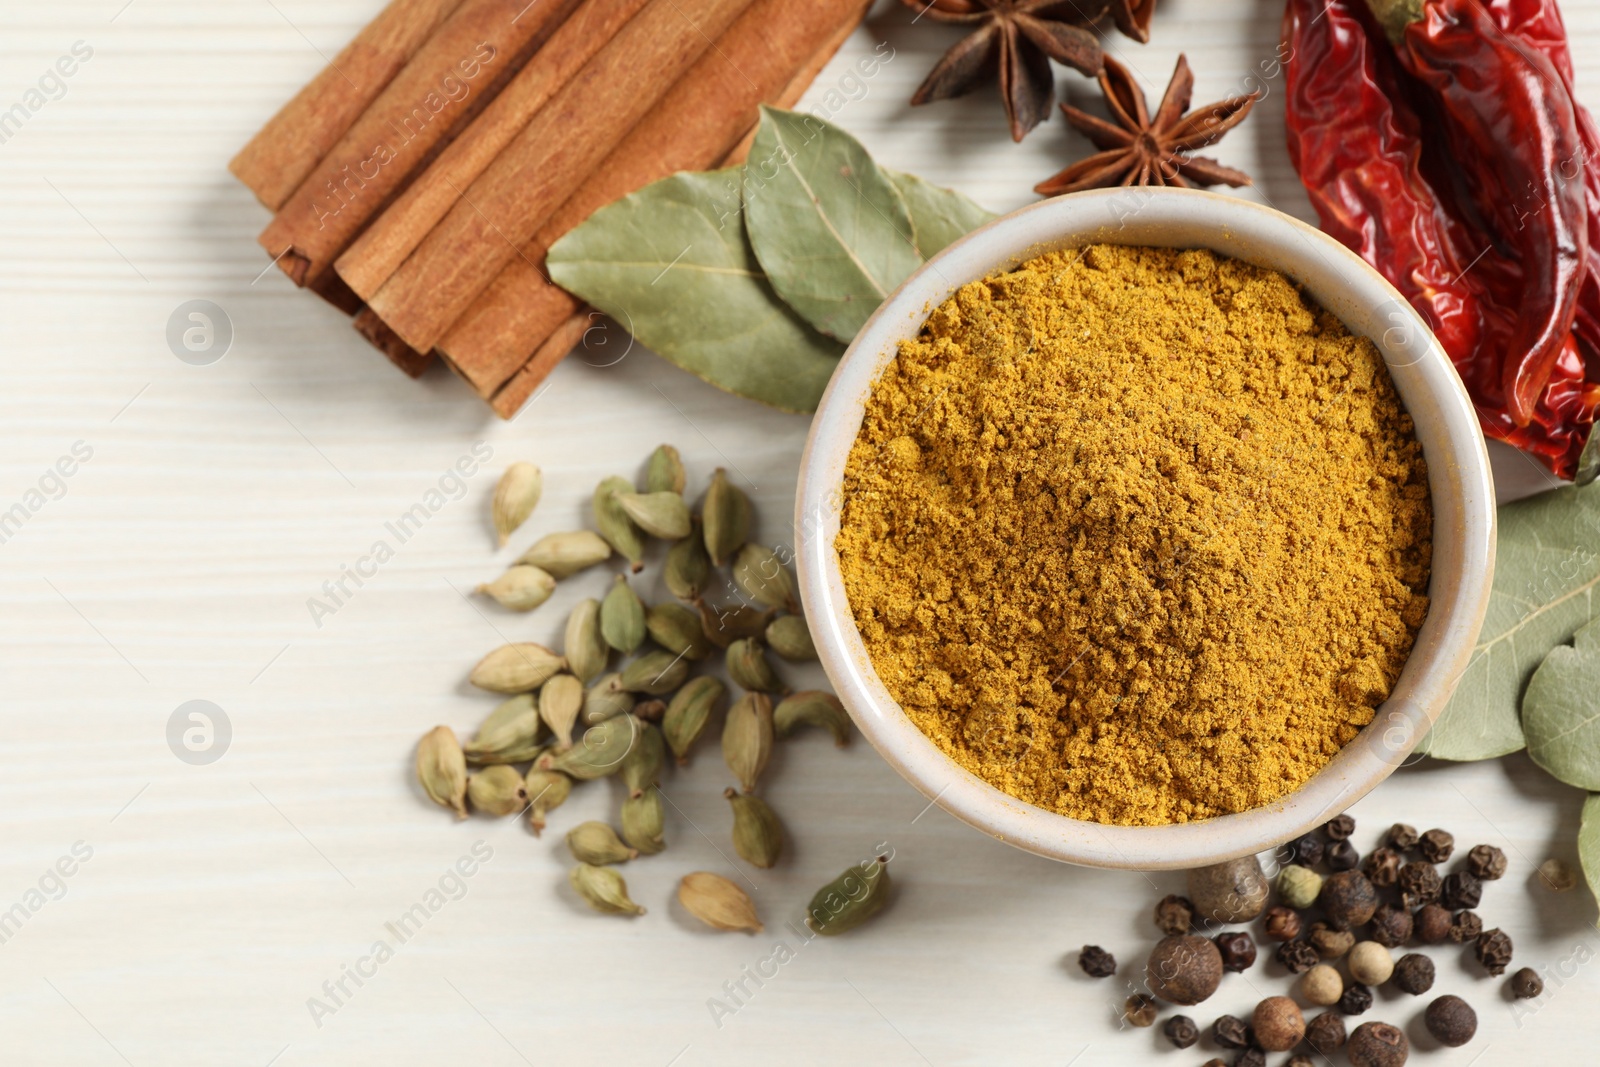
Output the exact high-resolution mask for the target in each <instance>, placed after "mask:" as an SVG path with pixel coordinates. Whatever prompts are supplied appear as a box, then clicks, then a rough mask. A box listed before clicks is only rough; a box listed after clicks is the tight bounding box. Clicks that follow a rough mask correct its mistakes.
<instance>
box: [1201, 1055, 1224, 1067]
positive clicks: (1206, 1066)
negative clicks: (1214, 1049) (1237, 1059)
mask: <svg viewBox="0 0 1600 1067" xmlns="http://www.w3.org/2000/svg"><path fill="white" fill-rule="evenodd" d="M1200 1067H1228V1065H1227V1064H1226V1063H1223V1062H1222V1061H1221V1060H1219V1059H1217V1058H1216V1057H1215V1056H1213V1057H1211V1058H1210V1059H1209V1060H1207V1061H1206V1062H1204V1063H1202V1064H1201V1065H1200Z"/></svg>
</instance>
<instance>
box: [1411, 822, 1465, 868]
mask: <svg viewBox="0 0 1600 1067" xmlns="http://www.w3.org/2000/svg"><path fill="white" fill-rule="evenodd" d="M1417 847H1418V848H1419V849H1421V850H1422V858H1423V859H1425V860H1427V861H1428V862H1429V863H1443V862H1444V861H1445V860H1447V859H1449V858H1450V854H1451V853H1452V852H1454V851H1455V850H1456V839H1455V837H1454V836H1452V835H1451V834H1450V833H1449V832H1448V831H1446V830H1429V831H1428V832H1427V833H1425V834H1423V835H1422V836H1421V837H1420V838H1418V840H1417Z"/></svg>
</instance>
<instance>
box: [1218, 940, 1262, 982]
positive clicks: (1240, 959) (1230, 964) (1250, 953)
mask: <svg viewBox="0 0 1600 1067" xmlns="http://www.w3.org/2000/svg"><path fill="white" fill-rule="evenodd" d="M1215 941H1216V943H1217V951H1218V952H1220V953H1222V969H1223V970H1225V971H1233V972H1234V973H1236V974H1237V973H1239V972H1241V971H1247V970H1249V969H1250V968H1251V967H1252V966H1253V965H1254V964H1255V962H1256V943H1255V940H1254V939H1253V938H1252V937H1251V936H1250V935H1249V934H1247V933H1245V932H1244V931H1242V930H1240V931H1232V932H1229V933H1225V934H1218V935H1217V936H1216V938H1215Z"/></svg>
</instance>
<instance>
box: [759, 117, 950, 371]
mask: <svg viewBox="0 0 1600 1067" xmlns="http://www.w3.org/2000/svg"><path fill="white" fill-rule="evenodd" d="M744 211H745V217H746V223H745V226H746V228H747V229H748V230H749V233H750V243H751V245H752V246H753V247H754V249H755V255H756V259H757V260H759V261H760V263H761V266H762V268H763V269H764V270H765V271H766V273H767V279H768V281H770V282H771V284H772V287H773V289H775V290H776V291H777V293H778V296H779V297H781V298H782V299H783V301H784V302H785V303H787V304H788V305H789V306H790V307H792V308H794V310H796V311H797V312H799V313H800V314H801V315H802V316H803V317H804V318H805V319H806V321H807V322H809V323H811V325H812V326H815V327H816V328H817V329H819V330H821V331H822V332H823V333H825V334H827V335H828V336H830V337H836V338H838V339H840V340H842V341H848V340H849V339H850V338H852V337H854V336H855V334H856V331H857V330H859V329H860V328H861V326H862V324H863V323H865V322H866V321H867V319H868V318H870V317H871V315H872V313H873V312H874V311H876V310H877V309H878V305H879V304H881V303H882V302H883V300H884V298H885V297H887V296H888V295H889V294H890V293H892V292H893V291H894V290H895V288H896V287H897V286H898V285H899V284H900V283H901V282H903V281H905V279H906V278H907V277H908V276H909V275H910V274H911V272H912V271H914V270H916V269H917V268H918V267H920V266H921V265H922V258H923V257H922V255H921V254H919V252H918V249H917V245H916V241H915V236H914V230H913V227H912V223H911V214H910V211H909V210H908V209H907V207H906V201H905V198H904V197H903V196H902V195H901V194H900V190H899V189H898V188H897V187H896V185H895V183H894V182H893V181H892V180H891V179H890V178H889V176H888V175H887V174H885V173H884V171H883V170H882V168H880V167H879V166H878V165H877V164H876V163H874V162H873V160H872V157H871V156H870V155H868V154H867V150H866V149H865V148H863V147H861V142H859V141H857V140H856V139H855V138H854V137H851V136H850V135H849V134H847V133H845V132H844V131H843V130H841V129H839V128H838V127H837V126H832V125H829V124H828V123H826V122H823V121H822V120H821V119H818V118H816V117H814V116H811V115H803V114H799V113H797V112H793V111H781V110H778V109H777V108H770V107H763V108H762V109H761V126H760V128H759V129H758V130H757V131H756V138H755V143H754V144H753V145H751V148H750V161H749V163H748V164H747V165H746V167H745V176H744Z"/></svg>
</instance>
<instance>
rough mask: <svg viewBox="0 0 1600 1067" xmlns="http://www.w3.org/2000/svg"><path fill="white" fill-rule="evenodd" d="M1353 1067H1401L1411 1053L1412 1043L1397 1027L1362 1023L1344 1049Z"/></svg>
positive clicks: (1386, 1024) (1385, 1024)
mask: <svg viewBox="0 0 1600 1067" xmlns="http://www.w3.org/2000/svg"><path fill="white" fill-rule="evenodd" d="M1344 1052H1345V1055H1346V1056H1349V1057H1350V1064H1351V1067H1400V1065H1401V1064H1403V1063H1405V1062H1406V1057H1407V1056H1408V1055H1410V1053H1411V1043H1410V1042H1409V1041H1407V1040H1406V1035H1405V1034H1404V1033H1402V1032H1401V1030H1400V1028H1399V1027H1397V1026H1390V1025H1389V1024H1388V1023H1362V1024H1361V1025H1360V1026H1358V1027H1356V1032H1355V1033H1353V1034H1351V1035H1350V1041H1349V1043H1348V1044H1346V1045H1345V1047H1344Z"/></svg>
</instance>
